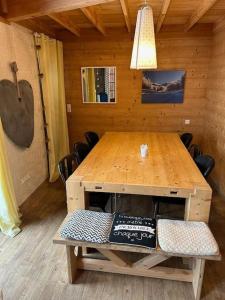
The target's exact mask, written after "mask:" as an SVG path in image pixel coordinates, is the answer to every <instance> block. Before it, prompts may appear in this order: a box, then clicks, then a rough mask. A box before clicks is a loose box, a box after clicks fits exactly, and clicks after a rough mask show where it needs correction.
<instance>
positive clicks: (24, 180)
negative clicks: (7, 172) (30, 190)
mask: <svg viewBox="0 0 225 300" xmlns="http://www.w3.org/2000/svg"><path fill="white" fill-rule="evenodd" d="M29 179H30V174H27V175H25V176H24V177H23V178H21V179H20V182H21V184H24V183H25V182H27V181H28V180H29Z"/></svg>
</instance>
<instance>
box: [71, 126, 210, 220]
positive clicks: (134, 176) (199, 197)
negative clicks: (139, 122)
mask: <svg viewBox="0 0 225 300" xmlns="http://www.w3.org/2000/svg"><path fill="white" fill-rule="evenodd" d="M141 144H147V145H148V155H147V157H145V158H142V157H141V155H140V145H141ZM66 190H67V207H68V212H72V211H74V210H76V209H82V208H83V209H84V208H87V206H88V193H89V192H105V193H106V192H107V193H120V194H136V195H137V194H138V195H149V196H165V197H170V198H171V197H174V198H185V199H186V201H185V219H186V220H196V221H205V222H208V219H209V213H210V205H211V197H212V190H211V188H210V186H209V184H208V183H207V182H206V180H205V179H204V177H203V176H202V174H201V172H200V171H199V169H198V168H197V166H196V164H195V162H194V161H193V159H192V157H191V156H190V154H189V152H188V150H187V149H186V148H185V146H184V145H183V143H182V142H181V140H180V137H179V135H178V134H177V133H163V132H107V133H105V134H104V135H103V137H102V138H101V139H100V141H99V142H98V143H97V145H96V146H95V147H94V148H93V149H92V150H91V152H90V153H89V154H88V156H87V157H86V158H85V159H84V161H83V162H82V163H81V164H80V165H79V166H78V168H77V169H76V170H75V172H74V173H73V174H72V175H71V176H70V177H69V178H68V180H67V182H66Z"/></svg>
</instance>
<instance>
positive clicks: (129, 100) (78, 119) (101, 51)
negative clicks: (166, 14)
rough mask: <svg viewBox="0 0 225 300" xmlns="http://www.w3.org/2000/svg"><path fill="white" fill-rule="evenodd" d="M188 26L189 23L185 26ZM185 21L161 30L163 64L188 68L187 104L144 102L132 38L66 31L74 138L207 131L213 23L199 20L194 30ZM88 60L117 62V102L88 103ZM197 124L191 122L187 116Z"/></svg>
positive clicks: (159, 47)
mask: <svg viewBox="0 0 225 300" xmlns="http://www.w3.org/2000/svg"><path fill="white" fill-rule="evenodd" d="M182 29H183V28H182ZM182 29H181V30H180V28H179V26H176V27H173V26H170V27H165V29H164V30H163V31H162V32H161V33H160V34H159V35H158V36H157V56H158V69H162V70H174V69H184V70H186V72H187V73H186V84H185V99H184V103H183V104H158V105H155V104H141V76H142V72H141V71H134V70H130V68H129V67H130V58H131V51H132V43H133V41H132V39H131V38H130V37H129V36H128V34H127V33H125V31H124V33H122V32H121V31H112V32H111V33H110V34H108V36H107V37H101V35H100V34H99V33H95V32H93V34H89V35H88V36H87V35H85V36H84V37H83V38H80V39H74V38H73V37H72V35H69V36H66V35H65V36H64V38H63V42H64V64H65V87H66V101H67V103H71V104H72V113H69V114H68V123H69V134H70V142H71V144H72V143H74V142H75V141H77V140H82V139H83V133H84V132H85V131H88V130H93V131H96V132H98V133H99V134H103V133H104V132H105V131H176V132H182V131H190V132H193V134H194V136H195V139H196V141H200V139H201V137H202V133H203V129H202V128H203V118H204V108H205V104H206V98H205V96H206V83H207V74H208V66H209V60H210V57H211V42H212V28H211V26H209V25H197V26H196V27H195V29H193V30H192V31H190V32H189V33H184V32H183V30H182ZM83 66H116V68H117V102H118V103H117V104H83V103H82V93H81V75H80V69H81V67H83ZM185 119H190V120H191V124H190V125H185V124H184V120H185Z"/></svg>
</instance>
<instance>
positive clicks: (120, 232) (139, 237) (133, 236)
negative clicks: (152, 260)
mask: <svg viewBox="0 0 225 300" xmlns="http://www.w3.org/2000/svg"><path fill="white" fill-rule="evenodd" d="M109 242H110V243H116V244H127V245H131V246H142V247H147V248H151V249H155V248H156V220H155V219H151V218H144V217H132V216H125V215H123V214H119V213H115V216H114V220H113V225H112V229H111V232H110V236H109Z"/></svg>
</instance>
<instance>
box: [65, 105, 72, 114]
mask: <svg viewBox="0 0 225 300" xmlns="http://www.w3.org/2000/svg"><path fill="white" fill-rule="evenodd" d="M66 107H67V112H68V113H71V112H72V108H71V104H66Z"/></svg>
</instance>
